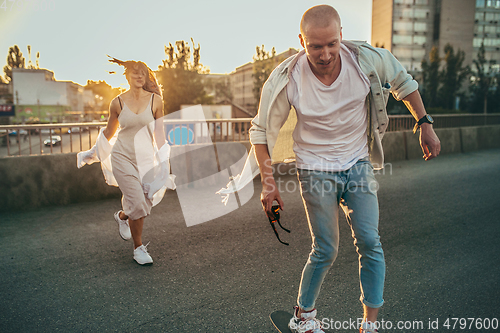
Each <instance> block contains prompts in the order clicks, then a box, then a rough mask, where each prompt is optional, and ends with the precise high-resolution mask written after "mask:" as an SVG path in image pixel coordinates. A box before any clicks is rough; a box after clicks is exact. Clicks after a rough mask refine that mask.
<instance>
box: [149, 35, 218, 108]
mask: <svg viewBox="0 0 500 333" xmlns="http://www.w3.org/2000/svg"><path fill="white" fill-rule="evenodd" d="M191 43H192V44H193V51H191V48H190V47H189V45H188V43H187V42H185V41H176V42H175V47H174V46H173V45H172V44H171V43H169V46H165V59H164V60H162V62H163V64H162V65H160V66H158V71H157V78H158V82H159V84H160V85H161V86H162V90H163V104H164V110H165V111H164V112H165V113H166V114H168V113H172V112H175V111H177V110H180V107H181V105H182V104H210V103H211V102H212V99H211V97H210V96H208V95H207V93H206V91H205V88H204V86H203V83H202V80H201V76H200V74H206V73H209V70H208V68H206V67H205V66H203V65H202V64H201V62H200V44H198V46H197V47H196V46H195V44H194V41H193V39H192V38H191ZM191 58H192V59H191Z"/></svg>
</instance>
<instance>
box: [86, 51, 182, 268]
mask: <svg viewBox="0 0 500 333" xmlns="http://www.w3.org/2000/svg"><path fill="white" fill-rule="evenodd" d="M110 62H113V63H117V64H119V65H121V66H124V67H125V73H124V75H125V77H126V78H127V81H128V83H129V86H130V88H129V89H128V90H127V91H125V92H124V93H123V94H121V95H119V96H117V97H116V98H115V99H113V100H112V101H111V103H110V106H109V119H108V123H107V125H106V128H104V129H103V130H101V133H100V134H99V138H98V139H97V142H96V145H95V146H94V147H93V148H92V149H91V150H89V151H87V152H83V153H79V154H78V155H79V156H78V167H81V166H83V165H84V164H85V163H87V164H91V163H93V162H95V161H100V162H101V164H102V166H103V172H104V175H105V178H106V181H107V183H108V184H110V185H115V186H116V185H118V186H119V187H120V190H121V192H122V194H123V196H122V207H123V209H122V210H120V211H118V212H116V213H115V214H114V218H115V220H116V222H117V223H118V227H119V233H120V236H121V237H122V238H123V239H124V240H128V239H130V238H132V239H133V242H134V259H135V261H137V263H139V264H141V265H147V264H152V263H153V259H152V258H151V256H150V255H149V253H148V251H147V248H146V246H147V245H146V246H144V245H143V244H142V230H143V226H144V218H145V217H146V216H148V215H149V214H150V212H151V208H152V206H154V205H155V204H157V203H158V202H159V201H160V200H161V197H163V194H164V192H165V190H166V188H175V185H174V184H173V176H172V175H169V164H168V158H169V155H170V147H169V146H168V144H167V143H166V140H165V133H164V129H163V120H162V119H163V118H162V117H163V100H162V97H161V91H160V88H159V86H158V84H157V82H156V78H155V75H154V73H153V72H152V71H151V69H149V67H147V66H146V64H144V63H143V62H140V61H126V62H124V61H120V60H118V59H115V58H112V59H111V60H110ZM118 126H120V130H119V131H118V135H117V136H116V135H115V134H116V132H117V129H118ZM115 138H116V140H115ZM155 145H156V147H155ZM111 146H112V148H111ZM109 158H110V161H111V163H110V164H109V161H108V160H109ZM155 158H156V159H157V160H156V161H155V160H154V159H155ZM109 169H111V170H109ZM110 171H112V174H111V173H110ZM113 178H114V179H113Z"/></svg>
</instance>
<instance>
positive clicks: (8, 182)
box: [0, 125, 500, 221]
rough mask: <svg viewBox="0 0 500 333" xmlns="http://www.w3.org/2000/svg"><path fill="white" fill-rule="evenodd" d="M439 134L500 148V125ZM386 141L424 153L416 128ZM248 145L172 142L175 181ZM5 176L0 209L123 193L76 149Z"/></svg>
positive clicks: (400, 151) (400, 155)
mask: <svg viewBox="0 0 500 333" xmlns="http://www.w3.org/2000/svg"><path fill="white" fill-rule="evenodd" d="M436 133H437V134H438V136H439V138H440V140H441V146H442V154H452V153H459V152H464V153H467V152H470V151H475V150H480V149H491V148H500V126H499V125H496V126H479V127H465V128H449V129H436ZM382 144H383V146H384V153H385V160H386V162H393V161H398V160H404V159H420V158H422V150H421V148H420V144H419V135H418V134H415V135H414V134H413V133H412V132H411V131H405V132H388V133H386V134H385V136H384V138H383V140H382ZM249 149H250V144H249V143H248V142H244V143H241V142H240V143H231V142H221V143H217V144H216V145H215V148H214V146H213V145H212V144H209V145H199V146H197V147H191V148H188V147H173V149H172V160H171V162H172V170H173V169H174V167H175V166H177V168H178V172H177V177H178V178H177V180H176V183H177V184H179V185H181V184H186V183H190V182H192V181H199V180H202V179H204V178H207V177H208V178H210V177H209V176H211V175H213V174H215V173H217V172H219V171H221V170H231V166H232V165H234V164H235V163H241V158H242V157H243V156H244V155H245V151H248V150H249ZM190 152H195V154H194V153H190ZM275 169H276V170H278V168H277V167H275ZM292 169H293V165H291V164H288V165H284V166H283V167H282V168H280V169H279V171H281V173H288V172H289V170H292ZM179 170H181V171H182V172H181V171H179ZM238 171H239V170H238ZM238 171H234V170H233V171H231V173H232V172H238ZM174 174H175V172H174ZM0 175H1V177H0V212H9V211H19V210H26V209H37V208H40V207H46V206H51V205H67V204H72V203H80V202H89V201H97V200H103V199H110V198H120V196H121V193H120V190H119V189H118V188H117V187H113V186H108V185H107V184H106V183H105V181H104V177H103V175H102V172H101V168H100V165H99V163H95V164H92V165H87V166H85V167H83V168H81V169H77V167H76V153H67V154H54V155H42V156H22V157H6V158H0ZM0 221H1V218H0Z"/></svg>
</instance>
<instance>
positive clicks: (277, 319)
mask: <svg viewBox="0 0 500 333" xmlns="http://www.w3.org/2000/svg"><path fill="white" fill-rule="evenodd" d="M292 317H293V315H292V314H291V313H289V312H286V311H281V310H279V311H274V312H273V313H271V314H270V315H269V318H270V319H271V322H272V323H273V325H274V327H276V329H277V330H278V332H280V333H292V331H290V329H289V328H288V323H289V322H290V319H292Z"/></svg>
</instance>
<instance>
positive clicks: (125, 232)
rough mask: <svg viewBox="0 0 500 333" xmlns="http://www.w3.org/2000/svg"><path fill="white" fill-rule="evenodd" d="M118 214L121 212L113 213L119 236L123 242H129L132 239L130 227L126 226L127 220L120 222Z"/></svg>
mask: <svg viewBox="0 0 500 333" xmlns="http://www.w3.org/2000/svg"><path fill="white" fill-rule="evenodd" d="M120 212H121V210H119V211H117V212H116V213H115V215H114V216H115V221H116V223H118V231H120V236H121V237H122V238H123V240H129V239H130V238H132V234H131V233H130V227H129V225H128V220H122V219H121V218H120Z"/></svg>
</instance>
